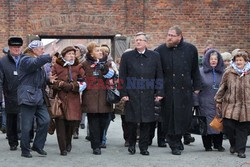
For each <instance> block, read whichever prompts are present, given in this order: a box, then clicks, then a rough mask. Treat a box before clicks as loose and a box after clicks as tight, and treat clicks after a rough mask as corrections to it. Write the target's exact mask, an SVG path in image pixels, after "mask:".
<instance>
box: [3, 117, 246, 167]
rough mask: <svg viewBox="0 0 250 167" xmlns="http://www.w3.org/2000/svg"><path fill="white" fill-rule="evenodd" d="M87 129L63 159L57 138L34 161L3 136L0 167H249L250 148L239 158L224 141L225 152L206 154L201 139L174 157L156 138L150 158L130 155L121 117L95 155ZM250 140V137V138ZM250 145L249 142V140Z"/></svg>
mask: <svg viewBox="0 0 250 167" xmlns="http://www.w3.org/2000/svg"><path fill="white" fill-rule="evenodd" d="M85 136H86V130H85V129H84V130H80V138H79V139H77V140H73V148H72V151H71V153H70V154H68V156H66V157H65V156H60V155H59V149H58V145H57V140H56V135H55V134H54V135H52V136H51V135H48V138H47V142H46V146H45V150H46V151H47V152H48V155H47V157H41V156H39V155H38V154H37V153H35V152H32V155H33V158H31V159H27V158H23V157H21V156H20V155H21V149H20V147H19V148H18V150H17V151H9V146H8V144H7V140H6V139H5V134H0V150H1V151H0V167H167V166H168V167H172V166H174V167H223V166H225V167H241V166H242V167H246V166H249V167H250V148H249V147H248V148H247V151H246V155H247V158H245V159H240V158H238V157H237V155H236V154H235V155H231V154H230V153H229V143H228V140H224V144H223V145H224V147H225V148H226V151H225V152H222V153H221V152H218V151H212V152H205V151H204V149H203V146H202V142H201V137H200V136H196V135H194V136H195V139H196V141H195V142H194V143H193V144H191V145H188V146H185V150H184V151H183V153H182V155H181V156H175V155H172V154H171V152H170V149H169V147H167V148H158V147H157V145H156V139H154V142H153V145H152V146H150V147H149V152H150V156H142V155H140V154H139V149H138V147H137V153H136V154H135V155H129V154H128V152H127V148H125V147H124V146H123V144H124V141H123V139H122V129H121V121H120V116H119V115H117V116H116V119H115V122H111V124H110V129H109V131H108V143H107V148H106V149H102V155H93V154H92V150H91V148H90V143H89V142H87V141H86V140H85ZM249 139H250V138H249ZM248 146H250V141H248Z"/></svg>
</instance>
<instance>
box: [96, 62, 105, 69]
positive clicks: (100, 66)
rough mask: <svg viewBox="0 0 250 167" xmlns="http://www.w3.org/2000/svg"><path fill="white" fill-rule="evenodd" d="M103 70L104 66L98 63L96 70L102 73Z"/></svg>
mask: <svg viewBox="0 0 250 167" xmlns="http://www.w3.org/2000/svg"><path fill="white" fill-rule="evenodd" d="M104 68H105V66H104V64H102V63H98V64H97V65H96V70H100V71H104Z"/></svg>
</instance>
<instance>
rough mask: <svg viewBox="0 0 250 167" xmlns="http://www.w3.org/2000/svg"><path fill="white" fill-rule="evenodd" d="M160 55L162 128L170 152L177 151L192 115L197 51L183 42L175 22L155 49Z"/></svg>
mask: <svg viewBox="0 0 250 167" xmlns="http://www.w3.org/2000/svg"><path fill="white" fill-rule="evenodd" d="M155 50H156V51H157V52H158V53H159V54H160V57H161V63H162V69H163V76H164V92H165V98H164V99H163V106H162V118H163V130H165V131H166V133H167V140H168V143H169V146H170V148H171V150H172V154H174V155H181V150H183V145H182V143H181V138H182V135H184V134H185V133H186V132H187V130H188V127H189V126H190V122H191V119H192V114H193V113H192V106H193V100H192V93H193V92H195V93H197V94H198V93H199V89H200V72H199V67H198V52H197V49H196V47H195V46H194V45H192V44H190V43H187V42H184V41H183V37H182V31H181V29H180V28H179V27H178V26H173V27H171V28H170V29H169V30H168V34H167V40H166V43H165V44H162V45H160V46H159V47H157V48H156V49H155Z"/></svg>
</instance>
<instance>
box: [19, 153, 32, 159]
mask: <svg viewBox="0 0 250 167" xmlns="http://www.w3.org/2000/svg"><path fill="white" fill-rule="evenodd" d="M21 156H22V157H25V158H32V155H31V154H30V153H28V154H24V153H22V154H21Z"/></svg>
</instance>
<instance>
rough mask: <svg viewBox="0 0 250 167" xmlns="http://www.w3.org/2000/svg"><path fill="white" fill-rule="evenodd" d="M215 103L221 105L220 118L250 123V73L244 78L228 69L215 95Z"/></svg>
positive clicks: (230, 68)
mask: <svg viewBox="0 0 250 167" xmlns="http://www.w3.org/2000/svg"><path fill="white" fill-rule="evenodd" d="M214 99H215V101H216V102H217V103H221V104H222V117H223V118H227V119H233V120H236V121H239V122H249V121H250V71H248V72H247V73H246V74H245V75H244V76H242V77H240V75H239V74H238V73H237V72H236V71H235V70H234V69H233V68H232V67H229V68H228V69H227V70H226V71H225V73H224V75H223V77H222V81H221V84H220V88H219V90H218V92H217V93H216V95H215V98H214Z"/></svg>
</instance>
